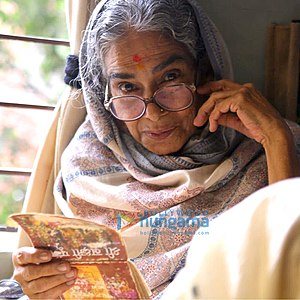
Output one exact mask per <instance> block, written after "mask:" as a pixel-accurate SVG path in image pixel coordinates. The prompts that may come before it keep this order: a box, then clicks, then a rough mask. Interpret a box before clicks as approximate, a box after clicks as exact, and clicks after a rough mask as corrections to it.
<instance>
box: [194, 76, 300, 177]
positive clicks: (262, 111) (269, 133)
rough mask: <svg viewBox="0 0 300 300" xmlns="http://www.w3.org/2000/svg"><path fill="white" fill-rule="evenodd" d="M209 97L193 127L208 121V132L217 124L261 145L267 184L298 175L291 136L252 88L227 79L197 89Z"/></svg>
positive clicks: (284, 124)
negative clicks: (264, 156) (267, 177)
mask: <svg viewBox="0 0 300 300" xmlns="http://www.w3.org/2000/svg"><path fill="white" fill-rule="evenodd" d="M197 92H198V93H199V94H200V95H209V98H208V100H207V101H206V102H205V103H204V104H203V105H202V106H201V107H200V109H199V111H198V114H197V116H196V118H195V120H194V125H195V126H202V125H204V124H205V123H206V122H207V121H209V130H210V131H211V132H214V131H216V130H217V128H218V125H223V126H225V127H230V128H233V129H235V130H237V131H239V132H241V133H243V134H244V135H246V136H248V137H249V138H252V139H254V140H256V141H257V142H258V143H261V144H262V145H263V147H264V149H265V152H266V157H267V163H268V176H269V183H272V182H276V181H278V180H282V179H285V178H289V177H295V176H299V172H300V171H299V165H298V159H297V155H296V149H295V144H294V140H293V136H292V133H291V131H290V129H289V127H288V126H287V124H286V122H285V121H284V119H283V118H282V117H281V116H280V114H279V112H278V111H277V110H276V109H275V108H274V107H273V106H272V105H271V104H270V103H269V102H268V101H267V100H266V99H265V98H264V97H263V96H262V94H261V93H260V92H259V91H258V90H257V89H256V88H255V87H254V86H253V85H252V84H249V83H247V84H243V85H240V84H238V83H235V82H232V81H230V80H220V81H212V82H209V83H207V84H205V85H203V86H200V87H198V88H197Z"/></svg>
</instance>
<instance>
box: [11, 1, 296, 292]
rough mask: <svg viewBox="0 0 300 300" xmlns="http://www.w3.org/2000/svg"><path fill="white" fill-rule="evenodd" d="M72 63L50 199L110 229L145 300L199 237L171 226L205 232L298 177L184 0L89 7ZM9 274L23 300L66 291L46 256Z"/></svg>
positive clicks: (20, 260)
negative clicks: (65, 132) (75, 118)
mask: <svg viewBox="0 0 300 300" xmlns="http://www.w3.org/2000/svg"><path fill="white" fill-rule="evenodd" d="M79 62H80V78H81V81H82V90H83V94H84V98H85V101H86V108H87V118H86V120H85V122H84V123H83V124H82V126H81V127H80V128H79V129H78V132H77V133H76V135H75V136H74V138H73V140H72V141H71V143H70V144H69V146H68V147H67V149H66V150H65V152H64V155H63V157H62V169H61V175H60V177H59V178H57V180H56V186H55V191H54V193H55V198H56V200H57V203H58V205H59V206H60V208H61V210H62V211H63V213H64V214H65V215H74V216H78V217H81V218H86V219H90V220H94V221H96V222H99V223H102V224H106V225H108V226H111V227H113V228H115V229H120V231H121V232H122V235H123V237H124V239H125V242H126V245H127V250H128V253H129V256H130V257H131V259H132V261H134V263H135V264H136V265H137V267H138V268H139V270H140V271H141V273H142V274H143V276H144V278H145V280H146V282H147V283H148V285H149V287H150V288H151V290H152V291H153V297H155V296H156V295H158V294H159V293H160V292H161V291H163V290H164V289H165V287H166V286H167V285H168V284H169V283H170V282H171V281H172V279H173V277H174V276H175V275H176V273H177V271H178V270H179V269H180V268H181V267H182V266H183V265H184V262H185V257H186V253H187V250H188V247H189V242H190V241H191V239H192V236H193V234H194V233H195V232H200V231H197V230H198V227H199V226H195V224H190V223H189V222H186V223H185V224H182V223H181V224H177V223H176V222H175V223H174V219H175V220H176V218H179V217H180V218H181V220H182V219H184V220H188V219H190V218H191V217H193V218H196V219H197V220H200V221H201V222H200V223H199V224H200V225H201V226H203V228H202V229H203V231H202V232H204V233H207V232H209V221H208V219H209V220H212V219H214V218H216V217H217V216H218V215H220V214H222V213H223V212H224V211H226V210H228V209H229V208H230V207H232V206H234V205H235V204H237V203H239V202H240V201H242V200H243V199H244V198H245V197H246V196H247V195H249V194H251V193H253V192H254V191H256V190H258V189H260V188H262V187H264V186H266V185H268V183H269V184H270V183H274V182H276V181H279V180H282V179H285V178H289V177H294V176H298V175H299V166H298V159H297V154H296V149H295V145H294V138H293V134H292V132H291V130H290V126H294V125H289V126H288V125H287V123H286V121H285V120H284V119H283V118H282V117H281V116H280V114H279V113H278V112H277V111H276V110H275V109H274V108H273V107H272V106H271V105H270V104H269V103H268V101H267V100H266V99H265V98H264V97H263V96H262V95H261V94H260V93H259V92H258V91H257V90H256V89H255V87H254V86H253V85H251V84H243V85H241V84H238V83H236V82H234V81H231V80H230V79H231V78H232V71H231V65H230V59H229V57H228V54H227V50H226V47H225V45H224V43H223V40H222V38H221V36H220V34H219V33H218V31H217V30H216V28H215V26H214V25H213V23H212V22H211V21H210V19H209V18H208V17H207V16H206V15H205V13H204V12H203V11H202V9H201V8H200V7H199V5H198V2H197V1H196V0H163V1H157V0H126V1H124V0H107V1H101V2H100V4H98V6H97V7H96V9H95V11H94V13H93V15H92V17H91V19H90V22H89V24H88V27H87V30H86V32H85V36H84V40H83V44H82V48H81V52H80V57H79ZM298 138H299V137H298ZM279 158H280V159H279ZM66 204H67V205H66ZM162 216H163V218H164V219H165V220H167V222H165V223H162V222H161V223H159V222H157V220H161V219H162ZM171 219H172V222H170V221H171ZM203 220H205V222H204V221H203ZM202 221H203V222H202ZM164 224H167V225H166V226H164ZM205 226H206V227H205ZM200 229H201V228H200ZM204 238H205V237H204ZM14 264H15V273H14V279H16V280H17V281H18V282H19V283H20V284H21V286H22V288H23V291H24V293H25V294H26V295H28V296H29V297H30V298H56V297H59V296H60V295H61V294H62V293H63V292H64V291H66V290H67V289H69V288H70V287H71V286H72V285H73V284H74V282H75V280H76V269H73V268H71V266H70V265H69V264H68V263H67V262H63V263H62V262H61V261H52V260H51V253H50V252H48V251H44V250H40V249H33V248H21V249H19V250H18V251H17V252H16V253H15V255H14Z"/></svg>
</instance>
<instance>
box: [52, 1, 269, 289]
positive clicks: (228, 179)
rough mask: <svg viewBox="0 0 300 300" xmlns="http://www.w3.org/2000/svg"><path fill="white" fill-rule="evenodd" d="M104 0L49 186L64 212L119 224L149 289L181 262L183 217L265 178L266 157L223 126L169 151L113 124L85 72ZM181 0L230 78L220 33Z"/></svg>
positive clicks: (207, 213) (221, 72)
mask: <svg viewBox="0 0 300 300" xmlns="http://www.w3.org/2000/svg"><path fill="white" fill-rule="evenodd" d="M107 1H109V0H107ZM107 1H101V2H100V3H99V4H98V6H97V7H96V9H95V10H94V12H93V14H92V16H91V18H90V21H89V24H88V26H87V30H86V32H85V36H84V39H83V44H82V47H81V51H80V57H79V62H80V72H81V79H82V87H83V88H82V89H83V94H84V98H85V101H86V108H87V118H86V121H85V122H84V123H83V124H82V126H81V127H80V128H79V129H78V131H77V133H76V135H75V136H74V138H73V140H72V141H71V143H70V144H69V146H68V147H67V148H66V150H65V152H64V154H63V156H62V168H61V175H60V177H59V178H58V179H57V181H56V187H55V192H54V193H55V197H56V200H57V203H58V205H59V206H60V208H61V209H62V210H63V212H64V214H66V215H76V216H80V217H82V218H87V219H91V220H94V221H96V222H100V223H103V224H106V225H108V226H111V227H113V228H115V229H120V228H121V232H122V235H123V237H124V239H125V241H126V245H127V250H128V253H129V256H130V257H131V258H132V259H133V260H134V262H135V263H136V265H137V266H138V268H139V269H140V271H141V272H142V274H143V275H144V277H145V279H146V281H147V283H148V285H149V286H150V288H151V289H152V290H153V291H154V294H155V293H158V292H159V291H160V290H161V289H163V288H164V286H165V285H167V284H168V282H169V281H170V280H171V279H172V278H173V276H174V275H175V274H176V272H177V271H178V270H179V269H180V268H181V267H182V265H183V264H184V260H185V255H186V251H187V249H188V245H189V242H190V240H191V238H192V236H193V234H194V233H195V232H196V230H197V229H198V227H197V226H194V223H193V224H190V223H189V221H188V220H189V219H190V218H191V217H193V218H195V221H196V222H197V224H200V223H201V222H202V221H204V219H205V218H208V219H209V220H212V219H214V218H215V217H217V216H218V215H219V214H221V213H222V212H223V211H225V210H227V209H228V208H229V207H231V206H233V205H235V204H236V203H238V202H239V201H241V200H242V199H243V198H244V197H245V196H246V195H248V194H250V193H252V192H253V191H255V190H257V189H258V188H260V187H262V186H264V185H266V183H267V176H266V164H265V160H264V156H263V153H262V148H261V146H260V145H259V144H258V143H256V142H255V141H253V140H250V139H247V138H245V137H243V136H242V135H241V134H238V133H237V132H235V131H234V130H232V129H229V128H224V127H222V126H219V129H218V130H217V132H215V133H210V132H209V131H208V129H207V128H204V129H203V130H202V131H201V133H198V134H196V135H195V136H193V137H191V139H190V140H189V141H188V142H187V143H186V145H185V146H184V147H183V148H182V149H181V150H180V151H179V152H178V153H176V155H161V156H160V155H156V154H154V153H151V152H150V151H148V150H147V149H145V148H144V147H143V146H142V145H141V144H139V143H137V142H136V141H135V140H134V139H133V138H132V136H131V135H129V134H128V133H125V132H122V131H120V130H119V128H118V126H117V125H116V123H115V120H114V119H113V118H112V117H111V115H110V114H109V112H107V111H106V110H105V108H104V107H103V99H99V94H97V93H96V92H95V90H94V89H93V85H92V84H91V82H89V80H88V79H87V78H88V76H86V75H87V74H85V72H87V70H88V69H87V68H86V66H87V64H88V63H89V47H90V44H89V39H91V38H93V37H92V36H91V34H90V32H91V30H90V29H92V28H93V27H94V24H95V23H96V22H97V21H98V19H99V18H98V17H99V14H101V13H102V9H103V7H104V5H105V3H107ZM188 2H189V3H190V5H191V6H192V7H193V9H194V12H195V16H196V18H197V21H198V24H199V30H200V32H201V35H202V39H203V41H204V44H205V47H206V49H207V52H208V54H209V58H210V61H211V64H212V67H213V69H214V72H215V77H216V79H221V78H232V68H231V63H230V58H229V55H228V51H227V48H226V46H225V44H224V41H223V39H222V37H221V35H220V33H219V32H218V30H217V29H216V27H215V25H214V24H213V22H212V21H211V20H210V19H209V17H208V16H207V15H206V14H205V12H204V11H203V10H202V8H201V7H200V5H199V3H198V1H196V0H189V1H188ZM99 81H100V82H102V83H103V84H104V82H105V80H103V78H99ZM102 88H103V89H104V87H102ZM65 200H67V203H68V206H67V205H66V201H65ZM179 219H180V220H181V222H183V223H184V226H178V224H177V223H176V220H177V221H178V220H179ZM157 220H158V221H157ZM157 222H158V223H157ZM162 222H163V224H164V225H166V226H162V225H163V224H162ZM171 222H173V223H174V222H175V223H176V224H173V223H172V224H173V225H172V224H171ZM199 222H200V223H199ZM155 224H156V225H155ZM157 224H158V225H157ZM201 224H202V223H201ZM181 225H182V224H181ZM174 228H175V229H174ZM205 229H207V230H204V231H205V232H207V231H209V228H205ZM174 230H175V231H174Z"/></svg>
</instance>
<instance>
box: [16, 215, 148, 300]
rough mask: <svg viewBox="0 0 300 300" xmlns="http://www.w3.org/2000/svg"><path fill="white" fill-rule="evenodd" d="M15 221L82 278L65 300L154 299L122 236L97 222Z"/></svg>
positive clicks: (60, 219) (40, 217)
mask: <svg viewBox="0 0 300 300" xmlns="http://www.w3.org/2000/svg"><path fill="white" fill-rule="evenodd" d="M11 218H12V219H13V220H14V221H15V222H17V223H18V224H19V225H20V226H21V227H22V228H23V230H24V231H25V232H26V233H27V235H28V236H29V238H30V240H31V242H32V244H33V246H34V247H36V248H43V249H47V250H50V251H51V252H52V255H53V259H64V260H66V261H68V262H69V263H70V264H71V265H72V267H76V268H77V270H78V275H77V279H76V282H75V284H74V286H73V287H72V288H70V289H69V290H68V291H67V292H65V293H64V294H63V299H82V300H85V299H150V295H151V292H150V289H149V288H148V286H147V285H146V283H145V281H144V279H143V277H142V275H141V274H140V272H139V271H138V269H137V268H136V267H135V265H134V264H133V263H132V262H130V261H129V260H128V256H127V252H126V247H125V243H124V241H123V239H122V237H121V235H120V234H119V233H118V232H117V231H115V230H114V229H112V228H109V227H107V226H105V225H101V224H97V223H95V222H91V221H87V220H83V219H78V218H68V217H64V216H58V215H47V214H15V215H12V216H11Z"/></svg>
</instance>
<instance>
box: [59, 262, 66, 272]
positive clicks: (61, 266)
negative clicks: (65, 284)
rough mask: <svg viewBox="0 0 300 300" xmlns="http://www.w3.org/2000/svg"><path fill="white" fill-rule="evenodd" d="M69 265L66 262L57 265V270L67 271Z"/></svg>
mask: <svg viewBox="0 0 300 300" xmlns="http://www.w3.org/2000/svg"><path fill="white" fill-rule="evenodd" d="M67 269H68V267H67V265H66V264H65V263H61V264H59V265H58V266H57V270H58V271H60V272H65V271H67Z"/></svg>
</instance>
